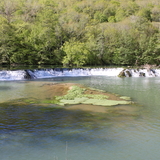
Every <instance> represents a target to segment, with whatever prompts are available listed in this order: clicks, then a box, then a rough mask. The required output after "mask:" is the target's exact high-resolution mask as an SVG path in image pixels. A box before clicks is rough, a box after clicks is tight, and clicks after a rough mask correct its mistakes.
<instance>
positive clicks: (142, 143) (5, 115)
mask: <svg viewBox="0 0 160 160" xmlns="http://www.w3.org/2000/svg"><path fill="white" fill-rule="evenodd" d="M50 82H56V83H68V82H69V83H70V82H73V83H79V84H84V85H86V86H89V87H93V88H97V89H103V90H105V91H109V92H112V93H116V94H119V95H122V96H123V95H124V96H130V97H131V98H132V100H133V101H134V102H136V104H135V105H128V106H115V107H114V109H116V112H115V111H114V112H111V113H95V112H86V111H82V110H67V109H64V108H57V107H56V106H55V105H54V104H53V105H48V106H42V105H41V104H38V105H37V104H36V105H34V104H29V105H22V104H19V105H16V104H15V103H14V102H15V101H19V99H20V98H28V97H32V98H41V97H42V95H44V94H45V93H44V92H43V90H42V87H41V86H42V85H43V84H46V83H50ZM46 94H47V93H46ZM159 95H160V78H157V77H154V78H144V77H143V78H141V77H139V78H117V77H105V76H103V77H102V76H96V77H78V78H57V79H56V78H55V79H46V80H41V81H11V82H0V102H1V103H0V155H1V160H144V159H145V160H157V159H159V157H160V152H159V150H160V96H159ZM13 100H14V102H13Z"/></svg>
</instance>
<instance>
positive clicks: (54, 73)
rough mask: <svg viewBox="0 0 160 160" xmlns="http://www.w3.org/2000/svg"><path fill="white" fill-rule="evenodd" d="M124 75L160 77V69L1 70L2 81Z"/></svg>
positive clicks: (0, 77) (0, 78)
mask: <svg viewBox="0 0 160 160" xmlns="http://www.w3.org/2000/svg"><path fill="white" fill-rule="evenodd" d="M120 73H121V74H122V75H123V77H160V69H124V68H92V69H91V68H86V69H82V68H77V69H68V68H55V69H34V70H29V69H28V70H15V71H11V70H10V71H6V70H1V71H0V81H10V80H26V79H42V78H54V77H77V76H119V75H120Z"/></svg>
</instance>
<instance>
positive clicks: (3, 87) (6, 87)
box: [0, 86, 12, 91]
mask: <svg viewBox="0 0 160 160" xmlns="http://www.w3.org/2000/svg"><path fill="white" fill-rule="evenodd" d="M11 89H12V87H8V86H0V91H3V90H4V91H5V90H11Z"/></svg>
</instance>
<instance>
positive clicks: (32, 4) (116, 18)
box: [0, 0, 160, 66]
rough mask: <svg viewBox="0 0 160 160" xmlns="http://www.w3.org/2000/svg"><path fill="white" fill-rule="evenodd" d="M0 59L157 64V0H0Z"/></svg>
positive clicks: (159, 51) (159, 3)
mask: <svg viewBox="0 0 160 160" xmlns="http://www.w3.org/2000/svg"><path fill="white" fill-rule="evenodd" d="M0 37H1V38H0V64H4V63H5V64H53V65H57V64H58V65H65V66H84V65H110V64H113V65H142V64H146V63H147V64H157V65H159V63H160V1H159V0H152V1H146V0H61V1H59V0H12V1H11V0H1V1H0Z"/></svg>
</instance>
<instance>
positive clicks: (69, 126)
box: [0, 103, 110, 146]
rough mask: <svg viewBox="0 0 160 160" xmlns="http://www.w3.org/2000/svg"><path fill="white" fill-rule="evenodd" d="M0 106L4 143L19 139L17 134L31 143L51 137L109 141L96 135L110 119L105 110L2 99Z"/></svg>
mask: <svg viewBox="0 0 160 160" xmlns="http://www.w3.org/2000/svg"><path fill="white" fill-rule="evenodd" d="M0 110H1V112H0V117H1V119H0V134H1V136H0V141H1V144H3V143H2V141H3V142H5V144H7V143H11V142H12V141H17V138H18V141H19V142H20V143H24V144H25V145H27V144H28V145H32V146H33V145H36V146H37V144H40V145H41V144H43V143H46V139H48V138H50V139H52V140H56V141H57V140H58V141H64V142H66V141H70V142H74V143H82V142H88V143H100V142H102V141H104V140H105V141H106V138H104V137H101V136H100V135H99V136H97V134H98V133H99V130H100V129H101V128H102V127H103V125H104V122H105V126H106V121H107V120H109V119H108V118H107V117H106V115H105V114H102V113H101V114H92V113H89V112H86V111H76V110H66V109H64V108H58V107H56V106H52V107H42V106H33V105H19V106H17V105H14V104H12V103H1V104H0ZM108 127H110V123H108ZM15 137H16V138H15ZM44 139H45V141H44ZM47 143H49V142H47Z"/></svg>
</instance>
